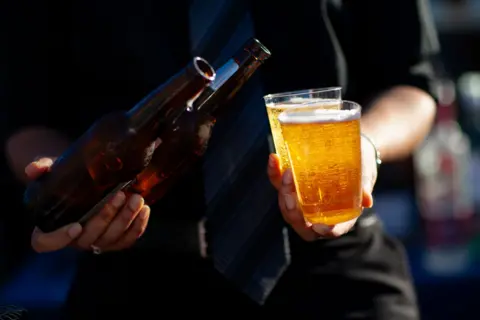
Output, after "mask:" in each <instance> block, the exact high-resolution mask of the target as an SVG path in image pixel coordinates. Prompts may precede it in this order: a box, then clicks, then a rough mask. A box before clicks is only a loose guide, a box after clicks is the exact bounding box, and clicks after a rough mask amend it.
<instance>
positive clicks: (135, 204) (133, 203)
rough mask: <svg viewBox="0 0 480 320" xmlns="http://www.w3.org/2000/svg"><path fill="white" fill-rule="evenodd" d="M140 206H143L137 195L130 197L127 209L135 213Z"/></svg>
mask: <svg viewBox="0 0 480 320" xmlns="http://www.w3.org/2000/svg"><path fill="white" fill-rule="evenodd" d="M141 206H143V198H142V197H141V196H140V195H138V194H134V195H132V196H131V197H130V200H129V201H128V207H129V208H130V209H131V210H132V211H137V210H138V209H139V208H140V207H141Z"/></svg>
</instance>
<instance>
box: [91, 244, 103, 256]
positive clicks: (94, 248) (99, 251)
mask: <svg viewBox="0 0 480 320" xmlns="http://www.w3.org/2000/svg"><path fill="white" fill-rule="evenodd" d="M90 248H92V251H93V254H101V253H102V249H101V248H99V247H97V246H94V245H93V244H92V245H91V246H90Z"/></svg>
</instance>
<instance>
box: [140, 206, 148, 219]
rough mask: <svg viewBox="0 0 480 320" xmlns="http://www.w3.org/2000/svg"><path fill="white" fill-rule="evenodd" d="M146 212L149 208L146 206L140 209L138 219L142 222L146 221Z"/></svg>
mask: <svg viewBox="0 0 480 320" xmlns="http://www.w3.org/2000/svg"><path fill="white" fill-rule="evenodd" d="M148 211H149V207H148V206H144V207H143V208H142V211H140V214H139V217H140V219H142V220H145V219H147V215H148Z"/></svg>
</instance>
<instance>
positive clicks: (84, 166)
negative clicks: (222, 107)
mask: <svg viewBox="0 0 480 320" xmlns="http://www.w3.org/2000/svg"><path fill="white" fill-rule="evenodd" d="M214 78H215V71H214V70H213V68H212V67H211V66H210V65H209V64H208V62H207V61H205V60H204V59H202V58H199V57H196V58H194V59H193V60H192V61H191V63H189V64H188V65H187V66H186V67H185V68H184V69H183V70H181V71H180V72H179V73H178V74H176V75H175V76H173V77H172V78H170V79H169V80H168V81H167V82H166V83H164V84H163V85H162V86H160V87H158V88H157V89H155V90H154V91H153V92H152V93H150V94H149V95H148V96H146V97H145V98H144V99H143V100H142V101H140V102H139V103H138V104H137V105H136V106H135V107H134V108H132V109H131V110H129V111H127V112H116V113H112V114H108V115H106V116H104V117H103V118H101V119H99V120H98V121H97V122H96V123H95V124H93V125H92V126H91V127H90V129H89V130H88V131H87V132H85V133H84V134H83V135H82V136H81V137H80V138H79V139H78V140H77V141H76V142H75V143H74V144H73V145H72V146H71V147H70V148H69V149H68V150H67V151H66V152H65V153H63V154H62V155H61V156H60V157H59V158H58V159H57V160H56V161H55V163H54V164H53V166H52V168H51V170H50V172H48V173H46V174H45V175H43V176H42V177H41V178H40V179H38V180H36V181H33V182H32V183H31V184H30V185H29V186H28V188H27V190H26V192H25V196H24V203H25V204H26V206H27V207H29V208H31V209H32V210H33V211H34V215H35V222H36V225H37V226H38V227H39V228H40V229H41V230H42V231H44V232H50V231H53V230H55V229H58V228H60V227H62V226H64V225H67V224H69V223H72V222H77V221H78V222H84V221H86V220H87V219H88V218H89V217H91V216H92V215H94V214H96V213H97V212H98V211H99V210H100V209H101V208H102V207H103V206H104V205H105V204H106V203H107V201H109V200H110V198H111V197H112V196H113V195H114V194H115V193H116V192H117V191H118V190H121V189H123V188H125V186H127V185H128V184H129V183H131V181H132V179H134V178H135V177H136V175H137V174H138V173H140V172H141V171H142V170H143V169H144V168H145V167H147V166H148V164H149V163H150V160H151V158H152V155H153V152H154V150H155V148H156V146H157V145H156V140H157V137H159V136H161V135H162V133H163V132H165V130H167V129H168V128H171V126H172V123H175V122H176V121H177V120H178V119H179V118H180V117H181V115H182V114H183V113H184V112H185V110H186V108H187V107H188V106H189V105H190V106H191V101H193V99H194V98H195V97H197V96H198V95H199V94H200V93H201V92H202V91H203V90H204V89H205V87H206V86H207V85H208V84H210V83H211V82H212V81H213V80H214Z"/></svg>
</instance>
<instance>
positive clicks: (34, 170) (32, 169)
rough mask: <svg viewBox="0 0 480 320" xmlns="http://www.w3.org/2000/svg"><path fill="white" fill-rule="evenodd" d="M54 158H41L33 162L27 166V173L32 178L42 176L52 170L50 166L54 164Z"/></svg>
mask: <svg viewBox="0 0 480 320" xmlns="http://www.w3.org/2000/svg"><path fill="white" fill-rule="evenodd" d="M53 161H54V159H52V158H40V159H38V160H36V161H33V162H31V163H30V164H28V165H27V166H26V167H25V174H26V175H27V178H28V179H30V180H35V179H37V178H38V177H40V176H41V175H42V174H43V173H45V172H47V171H48V170H50V167H51V166H52V164H53Z"/></svg>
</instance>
